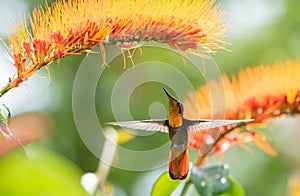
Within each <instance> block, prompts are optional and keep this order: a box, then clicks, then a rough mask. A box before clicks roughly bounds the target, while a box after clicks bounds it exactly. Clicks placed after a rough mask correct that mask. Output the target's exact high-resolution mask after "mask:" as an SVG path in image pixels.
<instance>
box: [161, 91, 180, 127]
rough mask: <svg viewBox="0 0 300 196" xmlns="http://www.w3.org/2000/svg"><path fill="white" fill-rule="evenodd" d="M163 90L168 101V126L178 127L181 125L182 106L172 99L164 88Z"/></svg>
mask: <svg viewBox="0 0 300 196" xmlns="http://www.w3.org/2000/svg"><path fill="white" fill-rule="evenodd" d="M163 89H164V91H165V93H166V94H167V96H168V100H169V124H170V125H171V126H172V127H179V126H181V124H182V117H183V105H182V103H181V102H180V101H178V100H177V99H175V98H174V97H172V96H171V95H170V94H169V93H168V91H167V90H166V89H165V88H163Z"/></svg>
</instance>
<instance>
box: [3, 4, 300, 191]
mask: <svg viewBox="0 0 300 196" xmlns="http://www.w3.org/2000/svg"><path fill="white" fill-rule="evenodd" d="M47 2H49V3H50V2H51V1H47ZM52 2H53V1H52ZM219 2H221V3H222V9H225V10H226V12H227V14H226V18H227V20H228V21H229V22H230V29H229V31H228V33H227V38H226V40H227V41H228V42H230V43H231V45H229V47H228V48H229V49H230V50H231V52H227V51H219V52H218V53H217V54H216V55H214V56H213V58H214V60H215V62H216V64H217V65H218V67H219V69H220V71H221V72H222V73H226V74H229V75H231V74H235V73H237V72H238V70H240V69H243V68H244V67H249V66H250V67H251V66H255V65H259V64H272V63H274V62H276V61H285V60H295V59H299V58H300V52H299V46H300V14H299V8H300V2H299V1H296V0H277V1H272V0H240V1H235V0H226V1H219ZM44 4H45V2H44V1H43V0H27V1H26V0H10V1H6V2H4V1H1V2H0V13H1V14H0V36H1V38H2V39H3V40H4V41H6V33H7V32H9V31H10V29H11V27H13V21H15V20H17V19H18V17H23V18H24V17H27V13H28V12H31V11H32V10H33V8H34V6H38V5H44ZM4 50H5V49H4V46H3V45H1V52H0V62H1V63H0V70H1V72H0V84H1V86H2V85H3V84H5V82H6V81H7V80H8V77H9V76H11V75H12V74H13V73H14V67H13V65H12V64H11V62H10V61H9V60H8V58H7V57H6V56H5V55H4ZM99 55H100V54H99ZM151 55H152V56H153V57H155V58H157V59H160V60H161V61H164V59H167V61H168V62H169V63H171V64H174V66H177V67H179V69H182V68H180V67H181V66H182V67H184V64H183V62H182V60H181V58H180V56H173V54H169V53H168V52H164V51H161V50H160V51H155V50H150V51H147V50H146V51H144V54H143V55H142V56H140V55H137V56H138V57H136V58H137V61H139V60H141V59H143V58H149V56H150V57H151ZM84 57H85V55H75V56H68V57H66V58H64V59H61V60H60V62H59V63H56V62H54V63H52V64H51V66H50V73H51V81H50V83H49V84H48V83H47V82H46V80H45V79H42V78H41V77H32V78H31V79H30V80H29V81H28V82H26V84H25V85H21V86H20V87H19V88H18V89H15V90H13V93H12V92H10V93H8V94H6V95H5V96H3V98H1V103H5V104H6V105H7V106H8V107H9V108H10V109H11V112H12V114H13V115H17V114H20V113H23V112H28V111H40V112H43V113H47V114H48V115H49V116H51V118H52V120H53V122H54V126H53V128H52V130H51V131H50V133H48V134H47V135H46V136H45V137H43V138H42V139H41V140H39V141H36V142H33V143H31V144H29V145H27V146H26V147H25V150H26V151H27V152H28V154H29V157H30V156H33V155H34V157H35V159H34V160H35V161H33V162H34V163H36V166H35V168H38V169H36V170H37V171H34V173H35V174H36V176H37V177H36V178H33V180H32V181H29V180H28V178H27V177H28V176H27V177H26V172H25V173H22V167H23V166H24V165H22V164H24V163H22V161H21V163H20V162H19V161H20V160H19V158H18V157H16V156H15V155H7V156H4V157H1V158H0V171H1V172H0V195H5V193H6V195H8V193H10V195H13V194H16V195H18V194H17V193H18V191H21V190H22V191H24V190H25V189H26V190H27V189H28V190H29V189H38V187H43V188H44V189H45V190H46V189H53V191H52V192H53V193H54V195H55V193H64V192H63V191H65V193H71V192H70V191H73V192H76V193H74V195H84V192H83V190H82V188H81V187H80V183H79V180H80V176H81V175H82V174H83V173H85V172H89V171H91V172H93V171H95V170H96V169H97V166H98V161H99V160H98V158H97V157H95V156H94V155H93V154H92V153H91V152H90V151H89V150H88V149H87V148H86V146H85V144H84V143H83V142H82V140H81V139H80V137H79V134H78V132H77V129H76V126H75V123H74V119H73V113H72V90H73V82H74V78H75V75H76V71H77V69H78V67H79V65H80V63H81V61H82V59H83V58H84ZM128 62H129V63H128V66H129V67H130V66H131V65H130V61H128ZM95 63H97V62H95ZM110 65H111V67H112V70H111V73H107V74H106V75H104V78H103V82H104V83H105V84H107V88H104V87H103V85H102V86H101V87H99V88H98V89H97V92H96V106H97V107H96V108H97V114H98V116H99V121H100V122H102V123H103V122H106V121H112V120H114V119H113V114H112V112H111V109H110V108H109V105H108V104H107V103H108V102H107V101H109V93H110V92H109V89H111V88H112V84H113V83H114V82H115V81H116V79H117V77H118V75H120V74H121V73H122V72H124V69H123V60H122V57H120V58H117V59H116V60H115V61H114V62H112V63H111V64H110ZM99 66H100V65H99ZM183 69H184V68H183ZM192 72H193V71H190V73H187V75H188V77H189V78H190V80H191V82H192V84H193V85H194V86H195V87H200V86H201V85H204V84H205V83H204V80H203V78H201V76H199V78H198V77H197V76H195V75H193V74H192ZM157 74H161V75H162V76H166V77H167V76H168V73H164V72H161V71H158V72H157ZM39 75H41V76H47V73H46V72H45V70H41V71H39ZM258 82H259V81H258ZM249 88H251V86H249ZM153 102H160V103H161V104H163V105H165V106H167V100H166V98H165V95H164V94H163V93H161V84H159V83H155V82H149V83H145V84H143V85H141V86H139V87H138V88H137V89H136V90H135V91H134V93H133V94H132V97H131V98H130V103H129V106H130V112H131V113H132V116H133V117H134V118H136V119H147V118H149V117H152V116H151V115H150V114H149V111H148V109H149V107H150V106H151V104H152V103H153ZM161 111H163V110H157V111H156V115H158V116H157V117H159V118H161V117H163V115H164V114H165V113H163V114H159V112H161ZM154 113H155V112H154ZM159 115H161V116H159ZM124 120H125V119H124ZM299 122H300V121H299V118H286V119H280V120H278V119H275V120H273V121H271V122H270V123H268V124H267V126H266V127H265V129H264V132H266V135H268V136H269V137H270V138H271V140H272V145H273V146H274V148H275V149H276V150H277V151H278V156H277V157H275V158H274V157H270V156H268V155H267V154H265V153H263V152H262V151H261V150H259V149H258V148H257V147H255V146H251V145H250V147H251V149H252V150H253V153H249V152H247V151H245V150H244V149H242V148H235V149H232V150H230V151H229V152H226V153H225V162H226V163H228V164H229V165H230V171H231V174H232V175H233V176H234V177H235V178H236V179H237V180H238V181H239V182H240V183H241V185H242V186H243V187H244V188H245V192H246V195H250V196H251V195H274V196H282V195H287V194H288V180H289V178H290V177H291V176H294V175H300V174H299V173H298V172H300V167H299V162H300V156H299V150H300V144H299V142H298V140H299V138H300V132H299V125H300V123H299ZM24 123H26V121H25V122H24ZM87 129H89V127H87ZM167 140H168V137H167V136H166V135H163V134H155V135H152V136H149V137H143V138H141V137H137V138H135V139H132V140H130V141H129V142H127V143H126V144H124V145H125V146H126V147H128V148H132V149H146V150H148V149H151V148H154V147H155V146H159V145H161V144H162V143H164V142H167ZM193 153H196V152H192V156H193ZM167 158H168V157H166V159H167ZM192 160H193V158H192ZM128 161H129V163H130V161H133V162H136V161H142V160H128ZM24 167H26V166H24ZM166 170H167V166H163V167H160V168H157V169H156V170H150V171H145V172H133V171H126V170H120V169H118V168H111V171H110V173H109V176H108V179H107V180H108V181H109V182H110V183H112V184H113V186H114V189H115V193H117V195H141V194H145V193H150V190H151V187H152V184H153V183H154V181H155V179H156V178H157V177H158V176H159V175H160V173H162V172H163V171H166ZM24 176H25V177H24ZM42 177H44V180H43V178H42ZM13 181H15V183H10V182H13ZM63 182H65V183H63ZM49 183H52V185H47V186H46V185H45V184H49ZM10 189H12V190H13V191H11V190H10ZM40 189H42V188H40ZM57 191H61V192H57ZM46 192H47V191H46ZM50 192H51V191H50ZM28 193H34V191H32V192H30V191H29V192H28Z"/></svg>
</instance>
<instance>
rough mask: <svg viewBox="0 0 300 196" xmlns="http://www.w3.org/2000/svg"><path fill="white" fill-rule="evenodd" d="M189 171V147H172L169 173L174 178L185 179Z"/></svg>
mask: <svg viewBox="0 0 300 196" xmlns="http://www.w3.org/2000/svg"><path fill="white" fill-rule="evenodd" d="M188 172H189V154H188V149H187V148H186V149H185V150H183V151H182V150H179V149H176V148H171V151H170V162H169V174H170V177H171V178H172V179H173V180H184V179H185V178H186V177H187V175H188Z"/></svg>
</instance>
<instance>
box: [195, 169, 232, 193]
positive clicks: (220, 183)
mask: <svg viewBox="0 0 300 196" xmlns="http://www.w3.org/2000/svg"><path fill="white" fill-rule="evenodd" d="M228 175H229V167H228V165H227V164H225V165H223V164H220V163H214V164H211V165H208V166H206V167H203V168H197V167H192V169H191V181H192V183H193V184H194V185H195V188H196V189H197V191H198V192H199V193H200V194H201V195H203V196H211V195H218V194H220V193H224V192H226V191H228V189H229V188H230V186H231V183H230V181H229V180H228V179H227V176H228Z"/></svg>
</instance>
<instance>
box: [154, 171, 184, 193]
mask: <svg viewBox="0 0 300 196" xmlns="http://www.w3.org/2000/svg"><path fill="white" fill-rule="evenodd" d="M180 182H181V181H180V180H172V179H171V178H170V177H169V172H165V173H163V174H162V175H160V176H159V178H158V179H157V180H156V182H155V184H154V185H153V188H152V192H151V195H152V196H156V195H158V196H160V195H171V193H172V192H173V191H174V190H175V189H176V188H177V186H178V185H179V184H180Z"/></svg>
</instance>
